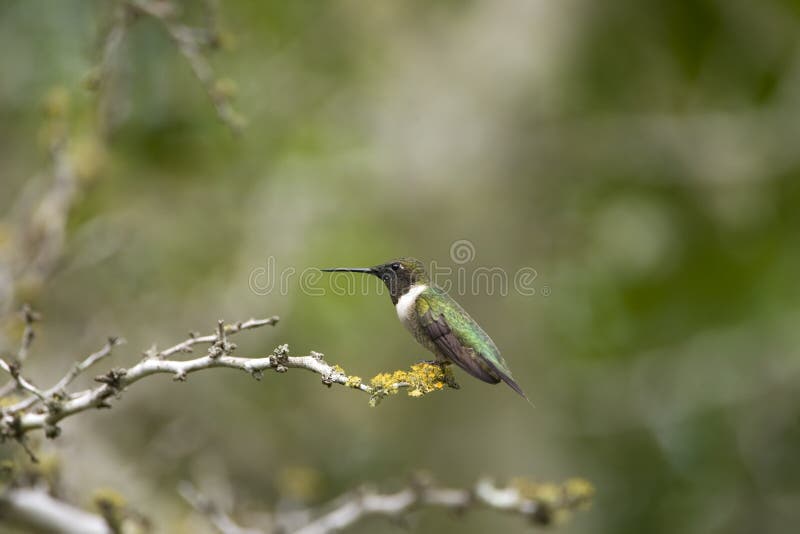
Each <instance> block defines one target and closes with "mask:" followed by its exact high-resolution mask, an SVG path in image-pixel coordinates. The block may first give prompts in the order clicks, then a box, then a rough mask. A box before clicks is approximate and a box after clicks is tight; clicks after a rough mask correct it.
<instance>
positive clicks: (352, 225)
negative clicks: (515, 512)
mask: <svg viewBox="0 0 800 534" xmlns="http://www.w3.org/2000/svg"><path fill="white" fill-rule="evenodd" d="M108 4H110V3H107V2H100V1H85V0H64V1H60V2H53V1H52V0H50V1H47V0H24V1H23V0H6V1H5V2H2V4H0V58H2V59H1V60H0V62H1V63H2V65H3V76H2V80H0V161H2V165H1V166H0V213H2V214H5V213H9V214H10V217H11V218H13V217H12V216H13V214H14V213H15V212H14V209H13V208H14V205H15V202H16V201H17V200H16V199H18V198H19V197H20V195H21V194H23V193H24V192H25V191H27V190H28V188H32V189H33V190H41V189H42V188H44V187H46V185H47V181H48V175H47V172H46V170H47V169H48V162H47V157H46V151H45V147H44V146H43V145H42V141H41V140H42V136H43V135H45V134H43V133H42V128H44V127H45V125H46V124H47V123H48V120H47V118H46V117H45V116H44V114H43V111H45V112H47V113H49V114H50V115H51V116H52V114H53V113H54V110H55V111H57V112H58V113H59V114H63V116H64V120H65V124H67V125H68V126H67V127H68V128H69V135H70V139H71V140H72V142H71V145H70V146H71V149H72V150H73V151H75V152H76V153H78V154H79V156H78V158H79V159H81V160H82V161H83V162H84V163H83V165H84V167H82V168H83V169H84V170H83V171H81V174H82V175H83V174H85V175H86V176H88V177H91V179H90V180H89V181H88V186H87V188H86V189H85V190H84V192H83V195H82V197H81V199H80V201H79V202H78V203H77V205H76V207H75V209H74V210H73V212H72V214H71V217H70V221H69V242H68V247H67V250H66V256H65V257H64V259H63V261H62V262H61V265H60V267H59V269H58V270H57V272H56V273H55V275H54V276H53V277H52V279H51V280H50V281H49V283H48V284H47V285H46V286H45V287H41V288H34V289H35V290H32V291H30V292H28V293H26V297H28V296H30V297H31V298H34V301H33V302H32V304H34V305H35V307H36V308H37V309H40V310H41V311H42V312H43V315H44V320H43V322H42V323H41V327H40V329H41V335H40V336H39V337H38V338H37V340H36V342H35V344H34V349H33V352H32V354H31V356H30V363H29V366H28V369H29V374H30V375H31V376H33V377H35V378H36V380H37V383H48V379H54V378H57V377H59V376H60V375H61V374H62V373H63V371H64V370H65V369H66V368H67V367H68V366H69V365H70V364H71V362H72V361H74V360H75V359H77V358H78V357H80V356H81V355H84V354H87V353H89V352H90V351H92V350H94V349H95V348H96V346H97V345H98V343H99V342H101V341H102V340H103V339H105V338H106V337H107V336H108V335H110V334H113V335H116V334H124V335H125V337H126V338H127V339H128V340H129V344H128V350H129V351H130V352H129V353H128V354H125V351H121V352H120V353H119V354H117V355H116V356H114V358H115V359H117V361H118V362H119V363H120V365H124V364H130V363H132V362H133V361H134V360H135V359H136V358H137V357H138V352H137V347H141V350H144V349H146V348H147V347H149V346H150V345H151V344H152V343H153V342H155V343H157V344H158V345H161V346H163V345H164V344H166V343H168V342H175V341H178V340H179V339H181V338H183V337H184V333H185V332H186V331H188V330H197V329H200V328H203V327H204V326H205V327H206V328H205V329H204V330H209V331H211V330H212V329H213V327H214V324H215V321H216V320H217V319H218V318H220V317H224V318H225V319H226V320H228V321H235V320H239V319H246V318H248V317H250V316H267V315H271V314H273V313H277V314H280V315H281V316H282V317H283V321H282V322H281V324H280V325H279V326H278V327H277V328H276V329H275V330H274V331H272V330H269V331H259V332H258V333H252V334H247V335H245V336H244V337H242V338H241V339H239V340H237V342H238V343H240V346H241V348H240V350H239V352H240V353H241V354H242V355H245V354H248V353H249V354H253V355H256V354H265V353H268V352H269V351H270V350H271V349H272V347H274V346H275V345H276V344H278V343H279V342H280V343H284V342H285V343H289V344H290V345H291V346H292V347H293V348H294V350H295V351H297V352H298V353H304V352H306V351H308V350H312V349H315V350H319V351H322V352H324V353H325V354H326V357H327V358H328V359H329V360H330V361H333V362H337V363H340V364H341V365H342V366H343V367H344V368H346V369H347V370H348V371H349V372H353V373H355V374H358V375H360V376H373V375H376V374H378V373H380V372H383V371H386V370H389V369H396V368H402V367H405V366H407V365H408V364H409V362H416V361H419V360H422V359H425V358H427V357H428V356H427V355H426V354H425V353H424V351H423V350H422V349H421V348H419V347H418V346H416V345H415V344H414V342H413V340H412V339H411V338H410V337H409V336H408V334H407V333H406V332H405V331H404V329H403V328H402V327H401V326H400V325H399V324H398V322H397V319H396V317H395V313H394V311H393V310H392V309H391V307H390V304H389V302H388V299H387V298H386V296H385V295H383V296H379V295H375V294H374V293H375V291H374V290H372V291H371V292H370V293H371V294H369V295H356V296H353V295H349V296H338V295H333V294H330V292H329V293H328V294H327V295H325V296H314V295H310V294H307V293H304V292H303V291H302V290H301V285H300V273H301V272H302V271H303V269H305V268H307V267H326V266H336V265H353V266H358V265H371V264H375V263H378V262H380V261H383V260H386V259H387V258H390V257H394V256H399V255H413V256H417V257H420V258H422V259H424V260H436V261H437V262H439V263H440V264H442V265H450V266H453V267H457V265H455V264H454V263H453V262H452V261H451V259H450V258H449V256H448V253H449V250H450V245H451V243H453V242H454V241H456V240H458V239H468V240H470V241H471V242H472V243H473V244H474V246H475V250H476V257H475V259H474V260H473V261H472V262H470V263H467V264H466V265H463V266H464V267H466V268H468V269H470V270H471V269H474V268H476V267H478V266H500V267H502V268H504V269H506V270H507V271H508V272H510V273H513V272H515V271H516V270H518V269H520V268H522V267H526V266H530V267H533V268H535V269H536V271H537V273H538V276H537V278H536V280H535V283H536V289H537V292H536V294H535V295H534V296H524V295H521V294H519V293H517V292H514V291H511V292H510V293H509V295H508V296H501V295H498V294H477V295H463V296H459V297H458V298H459V300H460V301H461V302H462V303H463V304H464V306H465V308H466V309H468V310H469V311H470V312H471V313H472V315H473V316H474V317H475V318H476V319H477V320H478V321H479V322H480V323H481V324H482V325H483V326H484V327H485V329H486V330H487V331H488V332H489V333H491V335H492V337H493V338H494V340H495V341H496V342H497V344H498V346H499V347H500V349H501V350H502V351H503V353H504V355H505V358H506V360H507V361H508V362H509V365H510V366H511V368H512V369H513V371H514V375H515V377H516V378H517V379H518V380H519V382H520V383H521V385H522V386H523V387H524V388H525V389H526V391H527V392H528V393H529V395H530V397H531V399H532V401H533V402H534V404H535V405H536V409H531V407H530V406H529V405H528V404H526V403H525V402H524V401H522V400H520V399H519V398H517V397H516V395H513V393H512V392H510V391H508V390H507V388H502V387H494V388H493V387H490V386H487V385H485V384H482V383H479V382H477V381H474V380H470V379H469V377H465V376H463V374H457V377H456V378H457V379H458V380H459V383H460V384H461V386H462V389H461V390H459V391H452V390H446V391H444V392H442V393H440V394H437V395H431V396H426V397H425V398H423V399H420V400H415V401H413V402H412V401H411V400H409V399H402V398H397V399H392V401H393V402H386V403H383V404H382V405H381V406H380V407H379V409H377V410H370V409H369V408H368V407H367V406H366V403H364V402H363V398H362V397H361V396H360V395H351V394H348V393H347V392H346V391H341V390H340V391H331V390H327V389H326V388H322V387H319V386H317V385H316V384H315V380H313V379H312V380H309V377H308V376H305V375H302V374H300V373H288V374H286V375H281V376H268V377H266V378H265V380H264V381H263V382H261V383H256V382H255V381H252V380H249V379H247V378H246V377H243V376H241V375H240V374H237V373H229V374H225V373H223V372H220V373H209V374H205V375H197V376H192V377H191V378H190V380H189V381H188V382H187V383H186V384H172V383H171V382H169V380H166V379H165V380H157V379H153V380H149V381H147V382H148V383H147V384H145V383H142V384H141V386H137V388H136V391H135V392H132V394H130V395H128V396H126V398H125V400H124V402H121V403H119V404H118V405H116V406H115V407H114V409H113V410H111V411H108V412H100V413H91V414H86V415H84V416H81V417H79V418H74V419H71V420H69V421H68V422H66V423H65V424H64V435H62V437H61V438H59V440H57V441H56V442H54V443H51V444H49V445H45V447H51V448H53V449H57V451H58V453H59V454H60V455H62V456H63V457H69V458H70V462H68V463H66V462H65V465H64V466H63V470H64V472H63V479H64V481H63V484H64V485H66V486H67V487H66V490H71V491H74V492H75V493H76V494H78V495H90V494H91V493H92V491H93V490H94V489H95V488H97V487H109V488H114V489H115V490H116V491H119V492H120V493H122V494H124V495H125V498H126V501H127V502H129V503H131V504H132V505H133V506H134V508H135V509H137V510H147V511H148V516H149V517H151V518H153V517H166V518H173V519H174V521H175V522H176V524H177V523H179V522H180V521H182V519H181V518H183V517H184V516H185V514H186V509H185V507H184V505H183V504H182V503H181V502H180V500H179V498H178V497H177V494H176V492H175V491H174V488H175V487H176V485H177V482H178V481H179V480H181V479H183V478H187V477H189V478H192V479H194V480H197V481H198V482H197V483H198V486H200V487H202V488H203V490H204V491H206V492H207V493H209V494H210V496H211V497H213V498H216V499H217V500H219V501H221V502H223V503H225V502H235V503H236V506H237V508H238V510H239V512H240V513H241V514H242V517H245V518H246V517H247V514H248V513H250V514H255V513H256V512H257V511H258V510H263V509H264V508H265V507H267V503H273V502H276V501H277V502H279V506H285V507H292V506H299V505H301V504H303V503H304V502H305V501H307V500H311V501H313V502H319V501H320V500H323V499H325V498H329V497H331V496H333V495H335V494H337V493H338V492H340V491H343V490H345V489H346V488H349V487H353V486H357V485H358V484H360V483H361V482H363V481H364V480H367V479H368V480H386V479H389V480H391V479H392V478H396V477H402V476H404V475H405V474H406V473H408V472H409V471H410V470H412V469H416V468H427V469H430V470H431V471H433V472H435V473H436V474H437V478H439V479H441V480H443V481H447V482H452V483H456V484H457V483H468V482H469V481H470V480H472V479H474V478H475V477H476V476H478V475H480V474H484V473H490V474H497V475H505V476H509V477H510V476H515V475H520V476H527V475H530V476H535V477H536V478H537V479H550V478H552V479H562V478H564V477H566V476H570V475H573V474H578V475H580V476H583V477H586V478H587V479H589V480H592V481H593V482H594V483H595V485H596V487H597V497H596V500H595V503H596V504H595V506H594V509H593V510H592V511H591V512H590V513H589V514H583V515H581V516H578V517H576V518H575V519H574V523H571V524H570V526H569V528H571V531H573V532H593V533H597V532H609V533H614V534H619V533H626V532H631V533H633V532H651V533H673V532H687V533H692V532H696V533H703V534H707V533H715V532H720V533H721V532H726V533H736V532H741V533H750V532H754V531H758V532H775V533H777V532H788V531H791V530H792V529H793V528H794V527H792V525H796V524H797V522H798V521H800V512H798V510H800V508H798V506H796V502H797V499H798V498H800V463H798V460H797V454H796V452H797V450H798V447H800V393H798V392H800V387H798V376H799V375H798V373H800V358H798V356H800V354H798V348H797V347H798V346H800V334H798V329H797V323H798V320H799V319H800V313H798V312H799V311H800V310H798V304H797V303H798V302H800V290H799V289H798V284H797V283H796V281H795V278H796V276H797V273H798V272H800V231H798V230H800V211H798V209H797V207H798V206H800V180H799V179H800V156H798V154H800V153H798V151H797V150H796V147H795V146H794V145H795V139H796V137H797V134H798V124H800V120H798V115H800V98H798V94H800V93H798V91H797V84H798V82H800V56H798V53H797V36H798V35H800V31H798V30H800V20H798V17H800V8H799V7H798V4H797V3H796V2H790V1H786V0H766V1H763V2H745V1H742V0H732V1H731V0H728V1H721V0H697V1H694V2H667V1H664V0H645V1H636V2H634V1H632V0H623V1H619V2H614V3H592V2H588V1H585V0H571V1H567V2H548V1H544V0H541V1H539V0H537V1H520V0H500V1H497V0H483V1H478V0H473V1H469V2H464V1H462V2H456V1H448V2H436V3H431V2H420V1H414V2H355V1H352V0H345V1H341V2H310V1H305V0H303V1H292V2H245V1H233V0H231V1H227V2H222V3H221V4H222V5H221V11H220V20H219V24H220V28H221V32H223V33H222V35H225V36H226V37H225V41H226V43H227V44H226V46H224V47H223V48H222V50H219V51H217V52H216V53H215V55H213V56H212V64H213V67H214V69H215V71H216V75H217V76H218V79H219V82H218V83H219V84H220V85H219V88H221V89H222V90H224V91H227V92H229V93H230V94H231V95H234V94H235V98H236V105H237V108H238V109H239V110H240V111H241V113H242V114H243V115H244V116H245V117H246V119H247V123H248V126H247V127H246V129H245V130H244V132H243V134H242V135H241V136H239V137H236V136H233V135H231V133H230V132H229V131H228V130H226V128H225V127H224V126H223V125H222V124H220V123H219V121H218V120H217V117H216V115H215V113H214V109H213V106H212V105H211V104H210V102H209V99H208V96H207V95H206V93H205V91H204V90H203V88H202V87H201V86H200V84H198V83H197V81H196V80H195V79H194V77H193V75H192V73H191V71H190V69H189V67H188V66H187V64H186V62H185V61H184V59H183V58H182V57H181V55H180V54H179V53H178V51H177V50H176V48H175V47H174V46H173V45H172V44H171V43H170V41H169V39H168V38H167V37H166V35H165V34H164V32H163V31H162V30H161V29H160V28H159V27H158V25H157V24H155V23H153V21H148V20H141V21H139V22H137V23H136V24H134V25H132V26H131V28H130V30H129V32H128V34H127V35H126V37H125V41H124V44H123V46H122V49H121V50H120V51H119V55H118V59H117V61H118V62H119V69H118V73H117V78H116V80H115V83H114V84H113V85H112V87H111V88H110V89H109V91H112V95H111V96H112V97H113V98H112V102H113V103H114V106H113V109H114V116H115V117H117V118H118V119H119V120H118V121H117V122H115V123H114V127H113V128H112V129H111V130H110V131H109V133H108V137H107V139H103V140H102V142H98V140H97V137H96V133H95V132H96V129H95V127H94V125H95V124H96V121H97V120H98V118H97V116H96V113H95V111H94V109H95V108H94V102H95V99H96V98H97V97H96V95H95V94H93V93H92V92H91V91H88V90H87V89H86V88H85V81H86V76H87V74H88V73H90V72H91V70H92V68H93V66H94V65H95V64H96V61H97V59H98V55H99V52H98V44H99V43H100V42H102V39H101V38H100V37H101V36H102V33H103V30H104V29H105V28H107V26H108V24H109V20H110V17H111V10H110V9H109V7H108ZM184 4H185V6H184V7H185V8H186V9H185V11H184V13H183V14H182V17H185V18H186V20H187V21H190V22H192V23H197V24H202V23H203V17H204V10H203V9H202V4H200V3H192V2H185V3H184ZM37 140H38V142H37ZM4 243H6V242H5V241H4V240H3V226H0V247H3V244H4ZM270 257H272V258H275V261H276V267H277V269H278V270H283V269H286V268H294V269H295V270H296V271H295V274H294V275H293V277H292V278H290V279H289V281H288V283H287V284H286V288H285V289H286V290H285V291H281V289H280V284H279V283H276V288H275V289H274V290H273V291H272V292H271V293H270V294H269V295H258V294H256V293H254V292H253V291H251V289H250V286H249V282H250V279H251V273H252V272H253V271H254V269H258V268H261V267H265V266H267V265H268V262H269V259H268V258H270ZM325 284H327V282H326V280H322V281H320V282H319V284H318V285H319V286H320V287H323V288H326V287H327V286H326V285H325ZM545 295H548V296H545ZM16 339H17V338H16V337H14V336H12V335H10V334H8V335H7V337H6V338H2V337H0V344H3V348H8V347H11V346H13V345H14V344H15V343H16ZM87 466H92V468H91V469H87ZM287 470H288V471H287ZM287 472H289V473H291V472H295V473H300V474H299V475H298V477H300V478H302V480H292V477H288V478H287ZM298 488H299V489H298ZM215 492H216V493H217V495H215ZM281 496H283V497H281ZM226 500H227V501H226ZM243 522H244V523H246V521H243ZM413 526H414V527H415V529H414V530H415V531H418V532H448V531H458V532H486V531H487V530H489V529H492V530H495V531H500V532H522V531H526V528H525V527H524V526H523V525H520V524H519V522H518V521H516V520H515V519H514V518H506V517H498V516H497V515H496V514H493V513H490V512H487V513H485V514H484V513H475V514H471V515H470V516H469V517H467V518H464V519H463V520H456V519H453V518H450V517H442V516H441V514H438V513H437V512H435V511H433V512H422V513H421V514H419V516H418V522H416V523H414V525H413ZM376 528H381V529H383V528H388V527H387V526H386V524H385V523H383V522H380V521H379V520H375V521H370V522H366V523H364V524H363V525H361V526H360V527H359V528H358V529H356V530H357V531H359V532H374V531H375V529H376Z"/></svg>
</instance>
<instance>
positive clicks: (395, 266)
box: [392, 263, 402, 271]
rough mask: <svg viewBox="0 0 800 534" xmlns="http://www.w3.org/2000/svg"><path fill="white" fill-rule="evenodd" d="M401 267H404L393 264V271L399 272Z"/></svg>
mask: <svg viewBox="0 0 800 534" xmlns="http://www.w3.org/2000/svg"><path fill="white" fill-rule="evenodd" d="M401 267H402V265H400V264H399V263H393V264H392V270H393V271H399V270H400V268H401Z"/></svg>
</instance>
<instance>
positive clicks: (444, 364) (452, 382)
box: [417, 360, 461, 389]
mask: <svg viewBox="0 0 800 534" xmlns="http://www.w3.org/2000/svg"><path fill="white" fill-rule="evenodd" d="M417 363H418V364H420V363H424V364H427V365H435V366H436V367H438V368H439V369H441V371H442V375H443V377H444V383H445V385H446V386H447V387H449V388H452V389H461V386H459V385H458V382H456V377H455V375H454V374H453V370H452V367H451V366H450V364H451V363H452V362H448V361H443V360H422V361H419V362H417Z"/></svg>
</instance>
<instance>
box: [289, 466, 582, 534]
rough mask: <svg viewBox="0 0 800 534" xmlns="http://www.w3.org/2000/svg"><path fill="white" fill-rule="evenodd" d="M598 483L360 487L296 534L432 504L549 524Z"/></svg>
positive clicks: (328, 529)
mask: <svg viewBox="0 0 800 534" xmlns="http://www.w3.org/2000/svg"><path fill="white" fill-rule="evenodd" d="M593 493H594V489H593V488H592V486H591V484H589V483H588V482H586V481H584V480H580V479H573V480H570V481H567V482H566V483H564V484H563V485H561V486H558V485H555V484H537V483H534V482H528V481H516V482H514V483H512V484H511V485H509V486H507V487H499V486H496V485H495V484H494V483H493V482H492V481H491V480H489V479H482V480H479V481H478V482H477V483H476V484H475V485H474V486H473V487H472V488H467V489H460V488H447V487H441V486H436V485H433V484H430V483H424V484H422V485H420V484H411V485H409V486H408V487H406V488H404V489H401V490H400V491H397V492H394V493H379V492H376V491H374V490H369V489H362V490H361V491H358V492H355V493H352V494H349V495H345V496H343V497H340V498H339V499H337V500H336V501H335V502H336V504H335V506H334V507H333V508H332V509H331V510H330V511H328V512H326V513H324V514H322V515H320V516H319V517H318V518H317V519H315V520H313V521H311V522H310V523H308V524H307V525H305V526H302V527H301V528H299V529H297V530H295V531H294V532H293V534H327V533H329V532H337V531H340V530H343V529H345V528H347V527H350V526H352V525H354V524H355V523H357V522H359V521H361V520H362V519H363V518H365V517H367V516H387V517H399V516H402V515H403V514H405V513H407V512H409V511H411V510H412V509H413V508H415V507H434V508H444V509H449V510H453V511H456V512H466V511H467V510H469V509H473V508H486V509H493V510H497V511H501V512H507V513H511V514H516V515H521V516H523V517H525V518H527V519H528V520H529V521H531V522H532V523H534V524H536V525H542V526H543V525H549V524H551V523H552V522H553V521H554V520H555V519H556V516H557V515H563V514H565V513H567V512H570V511H572V510H575V509H578V508H580V507H582V506H584V505H586V504H588V503H589V502H590V500H591V497H592V495H593Z"/></svg>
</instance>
